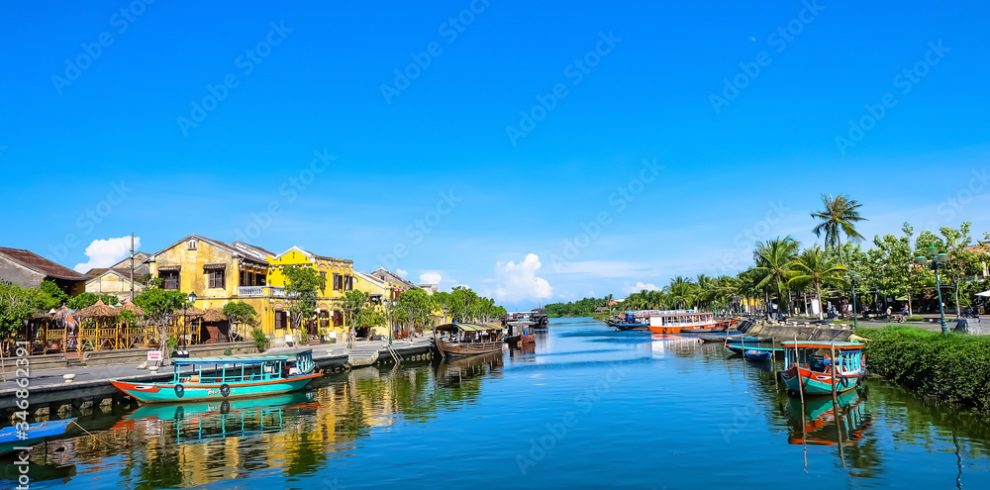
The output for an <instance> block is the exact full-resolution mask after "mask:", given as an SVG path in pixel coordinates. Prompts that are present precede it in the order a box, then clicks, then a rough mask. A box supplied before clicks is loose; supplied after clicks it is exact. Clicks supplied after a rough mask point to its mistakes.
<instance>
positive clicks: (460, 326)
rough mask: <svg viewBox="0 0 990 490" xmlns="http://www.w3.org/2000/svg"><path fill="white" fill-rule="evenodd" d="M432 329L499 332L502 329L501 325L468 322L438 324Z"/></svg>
mask: <svg viewBox="0 0 990 490" xmlns="http://www.w3.org/2000/svg"><path fill="white" fill-rule="evenodd" d="M434 330H438V331H441V332H456V331H458V330H460V331H462V332H500V331H502V330H504V328H503V327H502V326H501V325H473V324H470V323H448V324H447V325H440V326H438V327H434Z"/></svg>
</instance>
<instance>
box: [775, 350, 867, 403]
mask: <svg viewBox="0 0 990 490" xmlns="http://www.w3.org/2000/svg"><path fill="white" fill-rule="evenodd" d="M781 346H782V348H783V349H784V366H785V367H786V369H784V370H783V371H781V372H780V376H781V378H782V379H783V380H784V384H785V385H787V392H788V394H790V395H792V396H799V395H801V394H803V395H804V396H808V395H812V396H815V395H831V394H832V392H833V391H835V392H838V393H842V392H845V391H849V390H852V389H855V388H856V387H857V386H859V383H860V380H862V378H863V376H864V375H865V374H866V364H865V362H864V357H863V344H858V343H854V342H805V341H797V342H783V343H782V344H781ZM833 352H834V353H835V358H834V359H833V358H832V353H833Z"/></svg>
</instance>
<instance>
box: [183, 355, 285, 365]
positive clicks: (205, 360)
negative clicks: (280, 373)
mask: <svg viewBox="0 0 990 490" xmlns="http://www.w3.org/2000/svg"><path fill="white" fill-rule="evenodd" d="M294 360H296V356H294V355H293V356H265V357H201V358H197V359H172V364H175V365H176V366H194V365H200V364H265V363H269V362H289V361H294Z"/></svg>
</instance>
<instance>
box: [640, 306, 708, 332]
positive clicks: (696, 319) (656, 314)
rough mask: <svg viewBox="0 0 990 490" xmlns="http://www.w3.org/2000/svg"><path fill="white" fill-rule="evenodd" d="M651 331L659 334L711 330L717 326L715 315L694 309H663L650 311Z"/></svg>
mask: <svg viewBox="0 0 990 490" xmlns="http://www.w3.org/2000/svg"><path fill="white" fill-rule="evenodd" d="M649 318H650V331H651V332H653V333H657V334H668V333H681V332H682V331H684V330H685V329H687V330H689V331H691V332H695V333H697V332H711V331H712V330H713V329H714V328H715V315H713V314H711V313H707V312H698V311H694V310H663V311H651V312H649Z"/></svg>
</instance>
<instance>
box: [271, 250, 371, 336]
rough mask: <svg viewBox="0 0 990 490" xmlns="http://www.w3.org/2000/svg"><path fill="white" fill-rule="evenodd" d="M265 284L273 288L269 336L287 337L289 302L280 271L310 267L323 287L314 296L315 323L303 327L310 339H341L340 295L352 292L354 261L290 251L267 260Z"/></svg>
mask: <svg viewBox="0 0 990 490" xmlns="http://www.w3.org/2000/svg"><path fill="white" fill-rule="evenodd" d="M268 265H269V268H268V277H267V283H268V285H269V286H271V287H272V288H273V291H274V292H275V293H276V296H275V297H274V298H272V300H271V305H272V308H273V311H274V313H273V319H272V321H273V322H272V327H273V330H272V332H273V333H274V334H275V336H276V337H278V336H282V335H285V334H286V333H288V331H289V328H291V325H290V313H289V308H291V306H292V304H291V302H290V301H289V300H288V299H287V298H286V297H285V294H284V292H282V291H284V288H285V286H286V284H287V282H286V278H285V274H284V273H283V272H282V269H283V268H284V267H288V266H303V267H312V268H313V269H315V270H316V271H317V272H319V273H320V274H321V275H322V276H323V277H324V279H325V280H326V287H325V288H324V289H323V291H320V292H319V293H318V297H317V300H316V308H317V313H316V316H317V321H316V322H310V323H309V324H308V325H307V332H308V333H309V334H310V335H320V336H323V337H335V338H337V339H343V338H345V334H346V332H347V329H346V328H345V325H344V311H343V300H344V294H346V293H347V292H348V291H352V290H354V289H355V284H356V282H357V281H356V279H355V274H354V261H352V260H348V259H339V258H336V257H327V256H323V255H317V254H314V253H312V252H308V251H306V250H303V249H301V248H299V247H292V248H290V249H288V250H286V251H285V252H282V253H281V254H279V255H278V256H276V257H269V258H268Z"/></svg>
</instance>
